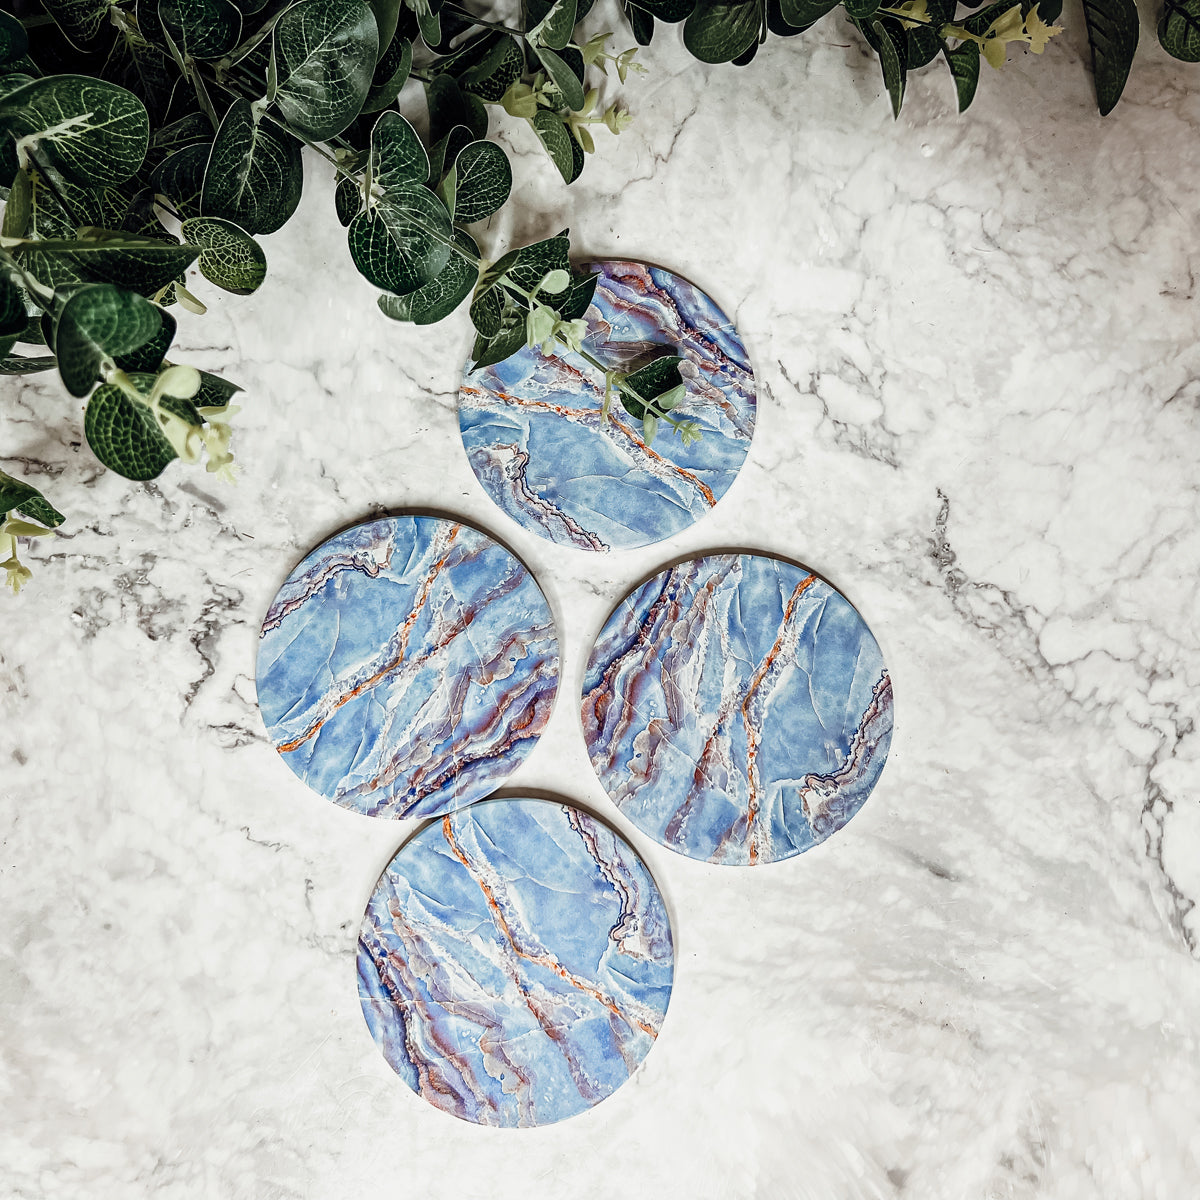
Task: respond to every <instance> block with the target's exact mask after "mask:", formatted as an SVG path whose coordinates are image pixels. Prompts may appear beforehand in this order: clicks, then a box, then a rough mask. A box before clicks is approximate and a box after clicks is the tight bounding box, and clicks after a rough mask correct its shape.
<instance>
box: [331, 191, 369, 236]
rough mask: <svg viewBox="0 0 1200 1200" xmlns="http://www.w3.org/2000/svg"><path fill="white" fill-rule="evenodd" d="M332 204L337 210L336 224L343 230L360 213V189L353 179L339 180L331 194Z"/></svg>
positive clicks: (361, 203)
mask: <svg viewBox="0 0 1200 1200" xmlns="http://www.w3.org/2000/svg"><path fill="white" fill-rule="evenodd" d="M333 203H334V207H335V208H336V209H337V219H338V223H339V224H340V225H341V226H342V228H343V229H344V228H345V227H346V226H347V225H349V224H350V222H351V221H353V220H354V218H355V217H357V216H358V214H359V213H360V212H362V206H363V199H362V189H361V188H360V187H359V186H358V184H357V183H355V182H354V180H353V179H339V180H338V185H337V189H336V190H335V191H334V193H333Z"/></svg>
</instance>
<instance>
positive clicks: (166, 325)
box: [113, 309, 177, 374]
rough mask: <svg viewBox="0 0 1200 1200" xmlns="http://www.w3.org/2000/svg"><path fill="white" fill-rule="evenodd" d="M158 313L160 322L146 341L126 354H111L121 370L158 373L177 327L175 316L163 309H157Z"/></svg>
mask: <svg viewBox="0 0 1200 1200" xmlns="http://www.w3.org/2000/svg"><path fill="white" fill-rule="evenodd" d="M158 315H159V317H161V318H162V324H161V325H160V326H159V330H158V332H157V333H156V334H155V335H154V336H153V337H152V338H151V339H150V340H149V341H148V342H145V343H144V344H143V345H141V346H138V347H136V348H135V349H133V350H130V351H129V353H128V354H114V355H113V362H115V363H116V364H117V366H118V367H120V368H121V370H122V371H128V372H131V373H132V372H133V371H150V372H152V373H154V374H157V373H158V369H159V367H161V366H162V364H163V359H164V358H166V357H167V351H168V350H169V349H170V348H171V343H172V342H173V341H174V340H175V331H176V329H177V326H176V324H175V318H174V317H173V316H171V314H170V313H169V312H167V311H166V310H165V309H159V310H158Z"/></svg>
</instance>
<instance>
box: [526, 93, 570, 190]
mask: <svg viewBox="0 0 1200 1200" xmlns="http://www.w3.org/2000/svg"><path fill="white" fill-rule="evenodd" d="M529 123H530V125H532V126H533V131H534V133H536V134H537V135H538V140H539V141H540V142H541V143H542V145H543V146H544V147H545V150H546V153H547V154H549V155H550V160H551V162H553V163H554V165H555V166H556V167H557V168H558V173H559V174H560V175H561V176H562V177H563V179H564V180H565V181H566V182H567V183H570V182H571V180H572V179H573V178H574V170H575V155H574V153H573V152H572V150H571V140H572V139H571V134H570V133H569V132H568V130H567V127H566V125H564V124H563V121H562V118H561V117H560V116H558V114H557V113H552V112H550V111H549V110H548V109H545V108H542V109H539V110H538V111H537V113H535V114H534V117H533V119H532V120H531V121H530V122H529Z"/></svg>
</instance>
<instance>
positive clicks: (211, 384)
mask: <svg viewBox="0 0 1200 1200" xmlns="http://www.w3.org/2000/svg"><path fill="white" fill-rule="evenodd" d="M241 390H242V387H241V385H240V384H236V383H230V382H229V380H228V379H222V378H221V377H220V376H219V375H210V374H209V373H208V372H207V371H201V372H200V390H199V391H198V392H197V393H196V394H195V395H194V396H193V397H192V403H193V404H194V405H195V406H196V407H197V408H224V407H225V406H226V405H228V403H229V402H230V400H232V399H233V397H234V395H235V394H236V393H238V392H240V391H241Z"/></svg>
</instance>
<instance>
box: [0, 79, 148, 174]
mask: <svg viewBox="0 0 1200 1200" xmlns="http://www.w3.org/2000/svg"><path fill="white" fill-rule="evenodd" d="M0 120H3V121H4V123H5V124H6V126H7V127H8V129H9V130H10V132H11V133H12V134H13V135H14V136H15V137H16V138H18V139H19V140H21V141H24V142H26V143H27V144H29V145H30V146H31V147H32V148H33V149H34V150H35V151H36V152H37V153H39V154H44V155H45V157H46V159H47V160H48V161H49V162H50V164H51V165H52V166H54V167H56V168H57V169H58V170H59V171H61V172H62V173H63V175H65V176H66V177H67V178H68V179H71V180H73V181H74V182H76V183H79V184H82V185H83V186H85V187H93V186H95V185H97V184H117V183H124V182H125V180H126V179H128V178H129V177H130V176H131V175H133V174H134V172H136V171H137V170H138V168H139V167H140V166H141V165H142V161H143V160H144V159H145V157H146V148H147V146H148V145H149V142H150V118H149V116H148V115H147V113H146V106H145V105H144V104H143V103H142V102H141V101H140V100H139V99H138V98H137V97H136V96H135V95H134V94H133V93H132V92H130V91H127V90H126V89H125V88H122V87H117V86H116V85H115V84H112V83H107V82H105V81H104V80H103V79H89V78H87V77H86V76H84V75H52V76H50V77H49V78H46V79H38V80H35V81H34V82H33V83H31V84H29V85H28V86H26V87H24V88H22V89H21V90H20V91H19V92H16V93H15V94H13V95H11V96H9V97H8V98H7V99H6V100H5V101H4V107H3V108H0Z"/></svg>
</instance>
